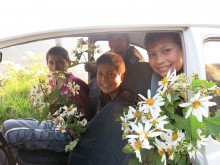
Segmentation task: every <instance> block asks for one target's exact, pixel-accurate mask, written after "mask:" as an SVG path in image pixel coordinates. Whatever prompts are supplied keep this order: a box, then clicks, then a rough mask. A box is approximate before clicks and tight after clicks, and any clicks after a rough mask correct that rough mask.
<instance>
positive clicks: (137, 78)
mask: <svg viewBox="0 0 220 165" xmlns="http://www.w3.org/2000/svg"><path fill="white" fill-rule="evenodd" d="M152 73H153V70H152V69H151V67H150V65H149V63H148V62H139V63H135V64H132V65H130V66H129V68H127V70H126V72H125V76H124V80H123V83H122V86H123V87H125V88H127V89H129V90H131V91H133V92H135V93H137V94H139V93H140V94H142V95H144V96H147V90H148V89H150V87H151V77H152Z"/></svg>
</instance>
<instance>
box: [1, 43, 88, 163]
mask: <svg viewBox="0 0 220 165" xmlns="http://www.w3.org/2000/svg"><path fill="white" fill-rule="evenodd" d="M46 60H47V65H48V69H49V71H50V72H54V71H58V70H60V71H67V67H66V66H67V64H69V63H70V62H71V61H70V58H69V55H68V52H67V51H66V50H65V49H64V48H63V47H61V46H55V47H52V48H51V49H50V50H49V51H48V52H47V54H46ZM67 81H71V82H75V83H76V84H78V85H79V86H80V90H79V94H78V95H75V96H73V97H72V98H71V99H73V100H76V102H77V103H76V106H77V108H78V109H82V110H83V111H84V113H85V117H86V118H87V120H90V119H91V115H90V114H91V113H90V107H89V106H90V104H89V98H88V96H89V94H88V86H87V84H86V83H85V82H84V81H82V80H81V79H79V78H78V77H76V76H74V75H73V74H70V76H69V78H68V80H67ZM56 110H57V109H56ZM52 113H53V112H52ZM1 132H2V134H3V135H5V138H6V140H7V142H8V143H9V145H11V146H12V151H13V152H14V157H15V159H16V158H17V155H18V149H26V150H51V151H56V152H64V149H65V146H66V145H67V144H69V142H70V141H71V140H72V139H71V136H70V135H69V134H68V133H62V132H60V131H55V123H54V122H52V121H43V122H42V123H41V124H39V123H38V121H37V120H34V119H9V120H7V121H5V122H4V124H3V126H2V129H1ZM15 147H16V148H15ZM1 156H2V154H1V155H0V162H1V161H2V162H4V160H1ZM3 159H4V158H3ZM5 165H6V162H5Z"/></svg>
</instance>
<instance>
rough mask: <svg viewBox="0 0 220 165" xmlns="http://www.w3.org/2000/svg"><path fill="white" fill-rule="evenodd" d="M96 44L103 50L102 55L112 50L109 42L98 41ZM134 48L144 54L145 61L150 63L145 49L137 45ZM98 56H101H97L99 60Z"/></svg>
mask: <svg viewBox="0 0 220 165" xmlns="http://www.w3.org/2000/svg"><path fill="white" fill-rule="evenodd" d="M95 44H96V45H99V46H100V48H101V50H102V53H104V52H107V51H109V50H110V48H109V45H108V41H97V42H96V43H95ZM132 46H134V47H135V48H136V49H137V50H138V51H139V52H140V53H141V54H142V56H143V57H144V59H145V60H146V61H148V55H147V51H146V50H145V49H143V48H141V47H139V46H136V45H132ZM98 56H99V55H98V54H97V55H95V59H97V58H98Z"/></svg>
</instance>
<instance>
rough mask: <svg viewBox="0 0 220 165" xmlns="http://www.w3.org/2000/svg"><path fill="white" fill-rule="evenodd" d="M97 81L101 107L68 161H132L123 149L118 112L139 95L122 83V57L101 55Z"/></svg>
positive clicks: (122, 162)
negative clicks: (117, 118) (117, 117)
mask: <svg viewBox="0 0 220 165" xmlns="http://www.w3.org/2000/svg"><path fill="white" fill-rule="evenodd" d="M96 68H97V83H98V85H99V87H100V89H101V94H100V97H99V110H98V113H97V114H96V115H95V117H94V118H93V119H92V120H91V122H90V123H89V124H88V127H87V130H86V132H85V134H84V136H83V137H82V138H81V139H80V141H79V143H78V146H77V147H76V149H75V150H74V151H72V152H71V153H70V156H69V159H68V164H69V165H75V164H81V165H84V164H85V165H86V164H91V165H92V164H94V165H103V164H105V165H108V164H109V165H112V164H120V165H123V164H126V165H127V164H128V160H129V155H128V154H125V153H123V151H122V148H123V147H124V146H125V144H126V141H124V140H122V131H121V124H120V123H118V122H116V121H115V116H116V115H119V114H122V113H123V109H124V108H126V107H128V106H129V105H133V104H134V102H136V98H137V95H136V94H133V93H132V92H131V91H128V90H127V89H125V88H122V87H121V83H122V80H123V77H124V73H125V64H124V61H123V59H122V57H121V56H120V55H118V54H115V53H111V52H108V53H105V54H103V55H102V56H100V57H99V58H98V59H97V62H96Z"/></svg>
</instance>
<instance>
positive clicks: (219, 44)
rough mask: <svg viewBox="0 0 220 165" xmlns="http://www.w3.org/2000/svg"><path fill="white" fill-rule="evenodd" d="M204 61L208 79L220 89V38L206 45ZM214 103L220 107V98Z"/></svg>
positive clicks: (216, 98) (217, 97)
mask: <svg viewBox="0 0 220 165" xmlns="http://www.w3.org/2000/svg"><path fill="white" fill-rule="evenodd" d="M204 61H205V70H206V79H207V80H209V81H214V82H216V83H217V86H218V87H220V37H219V38H215V40H210V41H208V42H206V43H205V44H204ZM214 101H216V102H217V103H218V105H220V96H216V97H215V98H214Z"/></svg>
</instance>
